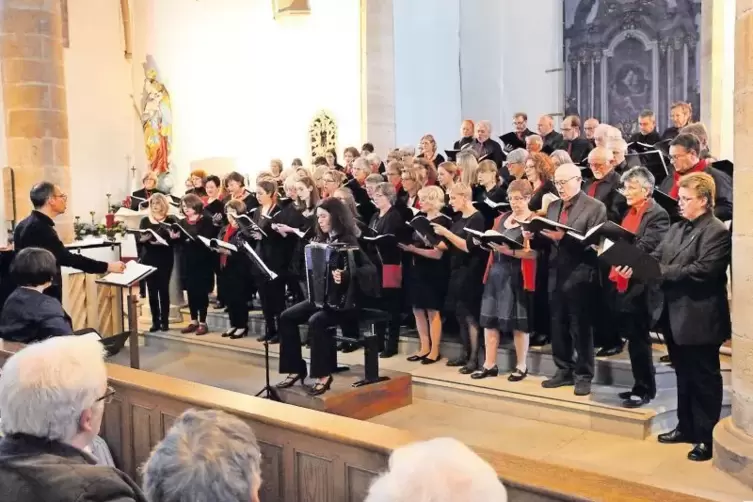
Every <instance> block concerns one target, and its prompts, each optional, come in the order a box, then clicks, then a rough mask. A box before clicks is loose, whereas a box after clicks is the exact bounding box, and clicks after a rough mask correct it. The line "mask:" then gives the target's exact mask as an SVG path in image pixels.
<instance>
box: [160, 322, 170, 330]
mask: <svg viewBox="0 0 753 502" xmlns="http://www.w3.org/2000/svg"><path fill="white" fill-rule="evenodd" d="M159 329H160V331H170V325H169V324H168V323H166V322H163V323H162V324H161V325H160V327H159Z"/></svg>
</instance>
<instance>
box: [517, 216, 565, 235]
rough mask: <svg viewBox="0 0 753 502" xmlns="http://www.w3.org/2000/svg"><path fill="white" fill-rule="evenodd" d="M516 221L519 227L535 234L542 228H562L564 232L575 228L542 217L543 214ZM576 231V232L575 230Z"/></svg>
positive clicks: (554, 229)
mask: <svg viewBox="0 0 753 502" xmlns="http://www.w3.org/2000/svg"><path fill="white" fill-rule="evenodd" d="M515 221H517V222H518V223H519V224H520V226H521V227H523V228H524V229H525V230H526V231H528V232H531V233H534V234H537V233H539V232H541V231H542V230H553V231H556V230H564V231H565V232H576V230H575V229H574V228H572V227H568V226H567V225H563V224H562V223H560V222H558V221H552V220H550V219H548V218H544V217H543V216H536V217H534V218H532V219H531V220H530V221H520V220H515ZM576 233H577V232H576Z"/></svg>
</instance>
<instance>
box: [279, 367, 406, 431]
mask: <svg viewBox="0 0 753 502" xmlns="http://www.w3.org/2000/svg"><path fill="white" fill-rule="evenodd" d="M363 369H364V368H363V366H361V365H357V364H356V365H353V366H351V367H350V370H349V371H345V372H343V373H338V374H337V375H336V377H335V379H334V380H333V382H332V388H331V389H330V390H329V391H327V392H326V393H324V394H322V395H321V396H311V395H309V394H308V393H307V392H306V390H305V389H304V388H303V387H302V386H300V385H298V384H296V385H294V386H293V387H291V388H289V389H279V390H278V392H279V394H280V398H281V399H282V401H283V402H285V403H288V404H294V405H296V406H301V407H303V408H309V409H312V410H317V411H325V412H327V413H332V414H335V415H340V416H343V417H350V418H357V419H360V420H368V419H369V418H373V417H375V416H377V415H381V414H383V413H387V412H388V411H393V410H396V409H398V408H402V407H403V406H408V405H409V404H411V403H412V402H413V389H412V386H411V375H410V373H402V372H399V371H389V370H384V371H382V372H381V375H382V376H385V377H388V378H389V380H384V381H382V382H377V383H373V384H369V385H364V386H362V387H353V384H354V383H355V382H357V381H359V380H360V379H361V378H363Z"/></svg>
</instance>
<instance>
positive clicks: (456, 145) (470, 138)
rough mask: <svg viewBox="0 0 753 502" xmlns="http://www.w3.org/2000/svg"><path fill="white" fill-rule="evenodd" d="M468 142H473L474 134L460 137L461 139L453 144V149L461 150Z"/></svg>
mask: <svg viewBox="0 0 753 502" xmlns="http://www.w3.org/2000/svg"><path fill="white" fill-rule="evenodd" d="M468 143H473V136H467V137H463V138H460V139H459V140H457V141H456V142H455V143H453V144H452V149H453V150H460V149H461V148H463V147H464V146H465V145H467V144H468Z"/></svg>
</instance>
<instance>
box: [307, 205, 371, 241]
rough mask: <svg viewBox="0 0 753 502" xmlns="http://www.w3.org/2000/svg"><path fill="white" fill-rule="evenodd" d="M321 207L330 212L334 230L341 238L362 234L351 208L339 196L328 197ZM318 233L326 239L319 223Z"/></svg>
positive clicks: (317, 226) (346, 238) (352, 237)
mask: <svg viewBox="0 0 753 502" xmlns="http://www.w3.org/2000/svg"><path fill="white" fill-rule="evenodd" d="M318 208H321V209H323V210H325V211H327V212H328V213H329V221H330V225H331V226H332V232H334V233H335V234H336V235H337V236H338V237H339V238H340V239H341V240H348V239H355V238H357V237H358V236H360V235H361V231H360V230H359V229H358V226H357V225H356V219H355V217H354V216H353V214H352V213H351V212H350V209H348V207H347V206H346V205H345V204H344V203H343V202H342V201H341V200H340V199H338V198H336V197H328V198H326V199H324V200H323V201H321V202H320V203H319V206H318ZM316 235H317V236H318V237H319V238H320V239H322V240H324V239H326V238H327V236H326V235H324V233H322V229H321V228H320V227H319V224H318V223H317V225H316Z"/></svg>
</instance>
